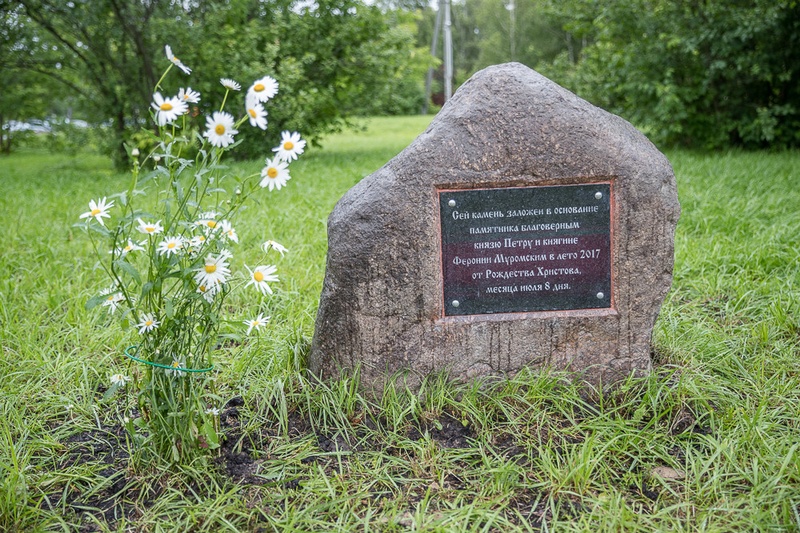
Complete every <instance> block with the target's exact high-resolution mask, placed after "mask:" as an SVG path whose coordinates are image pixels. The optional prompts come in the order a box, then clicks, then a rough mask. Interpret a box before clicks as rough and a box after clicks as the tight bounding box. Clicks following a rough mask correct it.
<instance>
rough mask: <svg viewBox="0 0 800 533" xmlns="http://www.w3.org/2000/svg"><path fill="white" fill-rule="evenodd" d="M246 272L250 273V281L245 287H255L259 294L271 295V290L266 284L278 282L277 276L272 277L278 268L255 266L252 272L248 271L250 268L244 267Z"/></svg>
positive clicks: (273, 266)
mask: <svg viewBox="0 0 800 533" xmlns="http://www.w3.org/2000/svg"><path fill="white" fill-rule="evenodd" d="M244 267H245V268H246V269H247V271H248V272H249V273H250V281H248V282H247V285H245V287H249V286H250V285H255V287H256V289H258V290H259V291H261V294H267V293H269V294H272V289H271V288H270V286H269V285H268V284H267V282H268V281H278V276H276V275H274V274H275V272H276V271H277V270H278V267H276V266H275V265H268V266H257V267H256V268H254V269H253V270H250V267H248V266H247V265H245V266H244Z"/></svg>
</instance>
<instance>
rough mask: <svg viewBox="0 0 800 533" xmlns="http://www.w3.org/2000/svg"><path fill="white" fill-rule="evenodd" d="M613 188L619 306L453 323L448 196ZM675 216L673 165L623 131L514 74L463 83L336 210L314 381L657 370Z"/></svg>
mask: <svg viewBox="0 0 800 533" xmlns="http://www.w3.org/2000/svg"><path fill="white" fill-rule="evenodd" d="M601 181H606V182H610V183H612V187H613V202H612V210H611V215H610V216H611V235H612V238H611V272H612V291H613V297H612V300H613V305H612V306H611V308H610V309H584V310H574V311H571V310H566V311H542V312H525V313H503V314H491V315H471V316H466V317H445V316H444V313H443V301H442V300H443V296H442V283H443V282H442V266H441V259H440V254H441V237H440V234H439V224H440V219H439V211H438V209H439V207H438V199H437V191H438V190H440V189H447V188H455V189H458V188H492V187H520V186H538V185H566V184H581V183H595V182H601ZM679 214H680V205H679V204H678V197H677V190H676V185H675V177H674V174H673V171H672V168H671V166H670V164H669V162H668V161H667V159H666V158H665V157H664V155H662V154H661V153H660V152H659V151H658V150H657V149H656V147H655V146H653V144H652V143H650V141H648V140H647V139H646V138H645V137H644V136H643V135H642V134H641V133H639V132H638V131H637V130H636V129H635V128H634V127H633V126H631V125H630V124H629V123H628V122H626V121H625V120H623V119H621V118H619V117H617V116H614V115H612V114H610V113H607V112H605V111H603V110H602V109H599V108H597V107H595V106H593V105H591V104H589V103H588V102H586V101H584V100H582V99H580V98H578V97H577V96H575V95H574V94H572V93H570V92H569V91H567V90H566V89H564V88H562V87H560V86H558V85H557V84H555V83H553V82H551V81H549V80H548V79H546V78H544V77H543V76H541V75H539V74H538V73H536V72H534V71H533V70H531V69H529V68H527V67H525V66H523V65H521V64H517V63H509V64H505V65H499V66H494V67H489V68H487V69H484V70H482V71H480V72H478V73H477V74H475V75H474V76H473V77H472V78H471V79H470V80H469V81H467V82H466V83H465V84H464V85H463V86H462V87H461V88H460V89H459V90H458V91H457V93H456V94H455V95H454V96H453V98H452V99H451V100H450V101H449V102H448V103H447V104H446V105H445V106H444V108H443V109H442V110H441V112H440V113H439V114H438V115H437V116H436V118H435V119H434V120H433V122H432V123H431V125H430V126H429V128H428V129H427V130H426V131H425V132H424V133H423V134H422V135H420V136H419V137H418V138H417V139H416V140H415V141H414V142H413V143H412V144H411V145H410V146H408V147H407V148H406V149H405V150H404V151H403V152H402V153H400V154H399V155H397V156H396V157H395V158H394V159H392V160H391V161H389V162H388V163H387V164H386V165H385V166H384V167H383V168H381V169H380V170H378V171H377V172H375V173H374V174H372V175H370V176H368V177H366V178H364V179H363V180H362V181H361V182H359V183H358V184H357V185H355V186H354V187H353V188H352V189H350V190H349V191H348V192H347V194H345V196H344V197H343V198H342V199H341V200H340V201H339V203H338V204H337V205H336V207H335V209H334V211H333V212H332V213H331V215H330V218H329V221H328V246H329V249H328V258H327V266H326V273H325V281H324V286H323V290H322V295H321V299H320V306H319V311H318V316H317V321H316V330H315V333H314V340H313V344H312V349H311V353H310V356H309V369H310V371H311V372H313V373H314V374H315V375H317V376H319V377H321V378H323V379H325V378H330V377H334V378H335V377H337V376H339V375H340V374H341V373H342V372H349V371H351V370H352V369H354V368H355V367H360V369H361V380H362V383H363V384H364V385H365V386H366V387H367V388H369V389H379V388H380V387H381V386H382V385H383V383H384V382H385V381H386V380H387V378H389V377H390V376H395V375H397V374H398V373H402V374H404V376H405V379H406V380H407V382H410V383H411V384H412V385H413V384H414V383H416V382H418V381H419V380H420V379H421V378H422V377H424V376H425V375H426V374H428V373H430V372H439V371H445V372H448V373H449V375H450V376H451V377H453V378H455V379H469V378H473V377H478V376H491V375H509V374H513V373H515V372H517V371H518V370H520V369H521V368H522V367H525V366H531V367H543V366H547V367H551V368H555V369H567V370H571V371H574V372H575V376H576V377H578V378H579V379H583V380H585V381H587V382H589V383H591V384H594V385H598V384H602V385H607V384H610V383H613V382H615V381H617V380H619V379H621V378H624V377H626V376H628V375H630V374H632V373H634V374H643V373H646V372H647V371H648V370H649V369H650V366H651V361H650V340H651V334H652V330H653V325H654V323H655V320H656V317H657V316H658V312H659V309H660V306H661V304H662V302H663V299H664V297H665V295H666V293H667V291H668V290H669V287H670V284H671V282H672V267H673V248H674V233H675V226H676V224H677V221H678V217H679Z"/></svg>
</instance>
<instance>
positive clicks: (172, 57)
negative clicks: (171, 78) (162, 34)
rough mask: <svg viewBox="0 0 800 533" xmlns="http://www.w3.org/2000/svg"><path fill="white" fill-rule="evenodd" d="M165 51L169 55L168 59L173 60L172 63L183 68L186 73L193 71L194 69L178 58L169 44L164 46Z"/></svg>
mask: <svg viewBox="0 0 800 533" xmlns="http://www.w3.org/2000/svg"><path fill="white" fill-rule="evenodd" d="M164 53H165V54H166V55H167V59H169V60H170V61H172V64H173V65H175V66H176V67H178V68H179V69H181V70H182V71H183V72H184V74H191V73H192V69H190V68H189V67H187V66H186V65H184V64H183V62H182V61H181V60H180V59H178V58H177V57H176V56H175V54H173V53H172V48H170V46H169V45H167V46H165V47H164Z"/></svg>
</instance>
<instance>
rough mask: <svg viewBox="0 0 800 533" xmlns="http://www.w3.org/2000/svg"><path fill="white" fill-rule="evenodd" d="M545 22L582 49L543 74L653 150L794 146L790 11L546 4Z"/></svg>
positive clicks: (793, 13) (759, 2)
mask: <svg viewBox="0 0 800 533" xmlns="http://www.w3.org/2000/svg"><path fill="white" fill-rule="evenodd" d="M550 14H551V16H555V17H556V18H557V19H558V20H560V21H561V23H562V24H563V26H564V28H565V29H566V30H567V31H569V32H570V33H571V35H572V36H573V37H574V38H577V39H579V40H581V41H583V42H586V43H587V46H585V47H584V48H583V50H582V53H581V54H580V56H579V58H578V59H577V61H576V62H574V63H573V62H571V61H569V59H568V58H567V57H566V54H565V55H562V56H561V57H559V59H558V60H556V61H555V62H553V63H552V64H550V65H544V66H540V70H542V71H543V72H544V73H546V74H547V75H549V76H551V77H552V78H553V79H555V80H556V81H558V82H560V83H562V84H563V85H565V86H567V87H569V88H570V89H572V90H574V91H576V92H577V93H578V94H580V95H581V96H583V97H584V98H587V99H588V100H590V101H592V102H593V103H595V104H596V105H599V106H601V107H603V108H605V109H607V110H609V111H611V112H614V113H617V114H619V115H622V116H624V117H625V118H627V119H629V120H630V121H632V122H633V123H634V124H636V125H637V126H638V127H640V128H641V129H642V130H643V131H644V132H645V133H646V134H647V135H649V136H650V137H651V139H653V140H654V141H656V142H660V143H664V144H671V145H682V146H692V147H702V148H717V147H722V146H726V145H739V146H745V147H748V148H760V147H790V146H800V4H798V3H797V2H788V1H774V0H755V1H750V2H743V1H739V0H721V1H715V2H691V3H690V2H680V1H676V0H609V1H607V2H602V3H597V2H588V1H578V2H571V3H570V5H569V6H568V7H565V6H564V5H562V4H555V2H553V3H552V4H551V9H550Z"/></svg>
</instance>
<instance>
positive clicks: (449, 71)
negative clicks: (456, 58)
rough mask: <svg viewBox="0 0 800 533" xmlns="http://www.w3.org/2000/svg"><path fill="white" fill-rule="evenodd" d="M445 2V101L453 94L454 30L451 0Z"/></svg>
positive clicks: (443, 0) (444, 0)
mask: <svg viewBox="0 0 800 533" xmlns="http://www.w3.org/2000/svg"><path fill="white" fill-rule="evenodd" d="M442 3H443V4H444V101H445V102H447V101H448V100H449V99H450V97H451V96H453V32H452V28H451V21H450V0H442Z"/></svg>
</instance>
